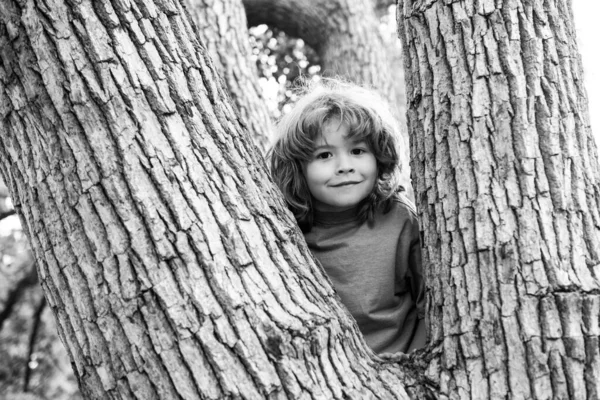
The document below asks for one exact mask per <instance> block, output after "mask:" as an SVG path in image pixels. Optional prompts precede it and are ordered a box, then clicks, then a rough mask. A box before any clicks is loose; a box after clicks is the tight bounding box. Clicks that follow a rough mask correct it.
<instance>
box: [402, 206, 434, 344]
mask: <svg viewBox="0 0 600 400" xmlns="http://www.w3.org/2000/svg"><path fill="white" fill-rule="evenodd" d="M400 203H403V204H404V206H405V207H406V209H407V210H406V211H407V220H406V221H405V225H404V228H403V230H402V234H401V237H400V238H399V243H398V255H397V265H396V267H397V273H398V274H399V278H402V277H405V279H406V282H407V284H408V285H409V288H408V289H409V290H410V294H411V298H412V300H413V302H414V304H415V308H416V311H417V324H416V326H414V327H413V329H414V330H413V335H412V341H411V344H410V346H409V349H408V351H407V352H410V351H412V350H414V349H419V348H423V347H425V345H426V344H427V338H426V332H425V281H424V279H423V267H422V263H421V235H420V228H419V221H418V218H417V214H416V209H415V207H414V205H413V204H412V203H411V202H410V201H409V200H408V199H406V198H403V197H401V200H400Z"/></svg>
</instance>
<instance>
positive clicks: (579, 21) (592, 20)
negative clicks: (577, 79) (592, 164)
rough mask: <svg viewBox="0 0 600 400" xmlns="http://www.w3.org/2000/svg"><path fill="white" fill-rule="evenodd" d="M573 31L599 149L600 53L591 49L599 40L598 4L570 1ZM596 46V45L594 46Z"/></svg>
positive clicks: (593, 0)
mask: <svg viewBox="0 0 600 400" xmlns="http://www.w3.org/2000/svg"><path fill="white" fill-rule="evenodd" d="M572 4H573V13H574V14H575V30H576V34H577V41H578V43H579V52H580V53H581V59H582V62H583V80H584V84H585V87H586V91H587V95H588V101H589V111H590V122H591V125H592V134H594V137H595V139H596V144H597V145H599V147H600V73H599V71H598V70H599V69H600V52H599V51H598V50H597V49H598V48H597V47H596V50H594V49H593V46H594V41H596V42H597V41H598V39H600V22H599V21H598V16H599V14H600V2H598V1H597V0H572ZM595 45H596V46H597V45H598V44H597V43H596V44H595Z"/></svg>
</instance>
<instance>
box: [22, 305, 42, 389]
mask: <svg viewBox="0 0 600 400" xmlns="http://www.w3.org/2000/svg"><path fill="white" fill-rule="evenodd" d="M44 308H46V298H45V297H44V296H42V299H41V300H40V302H39V304H38V306H37V309H36V310H35V316H34V319H33V328H32V329H31V336H29V351H28V353H27V364H26V365H25V381H24V382H23V392H24V393H27V392H28V391H29V380H30V379H31V372H32V370H33V368H31V361H32V360H31V356H32V355H33V350H34V349H35V341H36V339H37V335H38V331H39V330H40V322H41V320H42V313H43V312H44Z"/></svg>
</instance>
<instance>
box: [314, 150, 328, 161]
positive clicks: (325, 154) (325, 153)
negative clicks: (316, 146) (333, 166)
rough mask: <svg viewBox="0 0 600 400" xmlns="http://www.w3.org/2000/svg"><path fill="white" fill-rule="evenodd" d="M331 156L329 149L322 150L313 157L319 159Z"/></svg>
mask: <svg viewBox="0 0 600 400" xmlns="http://www.w3.org/2000/svg"><path fill="white" fill-rule="evenodd" d="M329 157H332V154H331V153H330V152H329V151H324V152H322V153H319V154H317V155H316V156H315V158H317V159H320V160H325V159H326V158H329Z"/></svg>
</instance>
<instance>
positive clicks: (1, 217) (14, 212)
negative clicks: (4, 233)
mask: <svg viewBox="0 0 600 400" xmlns="http://www.w3.org/2000/svg"><path fill="white" fill-rule="evenodd" d="M15 214H16V211H15V210H14V209H13V210H9V211H6V212H3V213H0V221H2V220H3V219H4V218H8V217H10V216H11V215H15Z"/></svg>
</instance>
